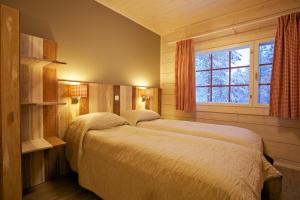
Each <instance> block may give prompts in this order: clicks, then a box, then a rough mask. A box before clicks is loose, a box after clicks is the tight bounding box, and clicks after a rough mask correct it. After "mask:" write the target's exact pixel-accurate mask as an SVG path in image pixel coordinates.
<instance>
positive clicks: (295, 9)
mask: <svg viewBox="0 0 300 200" xmlns="http://www.w3.org/2000/svg"><path fill="white" fill-rule="evenodd" d="M298 11H300V7H297V8H293V9H290V10H286V11H283V12H279V13H276V14H272V15H268V16H265V17H262V18H259V19H255V20H250V21H246V22H241V23H238V24H235V25H230V26H227V27H223V28H220V29H217V30H214V31H211V32H206V33H202V34H199V35H196V36H192V37H187V38H183V39H180V40H175V41H172V42H168V44H176V43H177V42H179V41H181V40H187V39H196V38H201V37H206V36H209V35H213V34H216V33H221V32H223V31H227V30H233V31H235V29H237V28H241V27H244V26H249V25H253V24H258V23H261V22H265V21H269V20H272V19H276V18H278V17H281V16H283V15H287V14H291V13H293V12H298Z"/></svg>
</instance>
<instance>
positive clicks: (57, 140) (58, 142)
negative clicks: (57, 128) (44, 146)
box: [45, 136, 66, 147]
mask: <svg viewBox="0 0 300 200" xmlns="http://www.w3.org/2000/svg"><path fill="white" fill-rule="evenodd" d="M45 140H47V142H49V143H50V144H51V145H52V146H53V147H56V146H61V145H65V144H66V142H65V141H63V140H62V139H60V138H58V137H55V136H54V137H47V138H45Z"/></svg>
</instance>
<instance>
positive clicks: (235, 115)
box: [160, 1, 300, 169]
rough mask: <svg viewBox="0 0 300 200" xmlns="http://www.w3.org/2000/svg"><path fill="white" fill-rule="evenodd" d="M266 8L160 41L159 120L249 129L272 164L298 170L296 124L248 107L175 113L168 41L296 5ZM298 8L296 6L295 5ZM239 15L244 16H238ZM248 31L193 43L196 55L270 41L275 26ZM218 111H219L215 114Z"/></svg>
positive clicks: (172, 47)
mask: <svg viewBox="0 0 300 200" xmlns="http://www.w3.org/2000/svg"><path fill="white" fill-rule="evenodd" d="M268 4H269V6H268V7H260V6H258V7H259V8H260V9H249V10H248V12H246V11H241V12H235V13H231V14H229V15H228V16H226V17H225V16H224V17H223V18H219V19H214V20H211V21H207V22H203V23H201V25H202V26H200V25H196V24H194V25H191V26H188V27H185V28H183V29H182V31H183V32H182V31H180V30H179V31H176V32H174V33H172V34H168V35H166V36H163V37H162V44H161V63H162V64H161V70H160V71H161V74H160V79H161V88H162V99H161V101H162V108H161V109H162V116H163V117H164V118H171V119H181V120H190V121H199V122H204V123H213V124H224V125H232V126H239V127H243V128H248V129H250V130H252V131H254V132H256V133H257V134H259V135H261V136H262V137H263V139H264V141H265V146H266V150H267V152H268V153H269V154H270V155H271V156H272V157H273V158H274V159H275V163H276V162H277V163H292V164H290V165H292V166H296V167H299V159H298V158H296V157H295V156H293V155H296V153H295V152H299V149H300V139H299V138H300V127H299V124H300V122H299V120H283V119H279V118H272V117H269V116H267V115H268V108H249V107H216V106H206V107H204V108H203V107H202V108H201V109H200V110H199V111H198V112H196V113H185V112H181V111H177V110H176V107H175V53H176V45H173V44H171V45H170V44H168V42H169V41H172V40H176V39H180V38H182V37H188V36H193V35H195V34H200V33H203V32H206V31H212V30H215V29H218V28H220V27H222V26H225V25H230V24H232V23H235V22H237V21H238V22H242V21H247V20H248V19H250V18H255V17H257V16H260V15H265V14H266V13H268V14H274V13H276V12H277V11H279V10H285V9H290V8H292V7H293V5H294V6H295V1H294V2H292V1H286V4H284V3H283V2H280V1H276V3H273V4H272V3H271V2H268ZM298 5H299V4H298ZM241 13H243V14H242V15H241ZM248 28H249V30H247V31H245V30H239V29H237V30H236V32H235V33H231V34H225V35H223V36H222V35H214V36H210V38H201V39H197V40H195V42H196V45H195V48H196V50H198V51H203V50H207V49H214V48H220V47H224V46H228V45H233V44H241V43H245V42H253V41H254V40H261V39H266V38H272V37H274V36H275V30H276V27H275V26H265V27H264V26H261V27H257V26H255V27H252V29H250V27H248ZM216 110H218V111H216ZM299 169H300V168H299Z"/></svg>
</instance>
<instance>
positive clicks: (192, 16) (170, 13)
mask: <svg viewBox="0 0 300 200" xmlns="http://www.w3.org/2000/svg"><path fill="white" fill-rule="evenodd" d="M95 1H97V2H99V3H101V4H103V5H104V6H106V7H108V8H110V9H112V10H114V11H116V12H117V13H120V14H122V15H124V16H126V17H128V18H129V19H131V20H133V21H135V22H137V23H138V24H140V25H142V26H144V27H146V28H148V29H150V30H152V31H153V32H155V33H157V34H159V35H165V34H167V33H171V32H173V31H175V30H176V29H178V28H181V27H184V26H187V25H191V24H194V23H198V22H202V21H205V20H209V19H212V18H215V17H220V16H222V15H227V14H230V13H232V12H236V11H241V10H244V9H249V8H251V7H254V6H258V5H261V4H265V3H268V2H270V1H278V0H95Z"/></svg>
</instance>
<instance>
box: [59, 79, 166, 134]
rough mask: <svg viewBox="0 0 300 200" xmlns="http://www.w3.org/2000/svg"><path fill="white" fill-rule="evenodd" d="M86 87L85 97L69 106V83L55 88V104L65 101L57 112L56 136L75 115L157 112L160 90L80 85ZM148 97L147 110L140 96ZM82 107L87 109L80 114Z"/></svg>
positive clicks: (66, 126) (90, 84) (97, 84)
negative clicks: (56, 95)
mask: <svg viewBox="0 0 300 200" xmlns="http://www.w3.org/2000/svg"><path fill="white" fill-rule="evenodd" d="M82 84H87V85H88V97H87V98H85V99H82V98H81V99H80V101H79V103H78V104H72V103H71V98H70V97H69V96H68V90H69V89H68V88H69V85H68V82H67V81H61V82H59V85H58V101H59V102H67V104H66V105H65V106H60V107H59V108H58V109H59V110H58V113H59V114H58V115H59V116H58V118H59V120H58V127H59V128H58V129H59V131H58V135H59V136H60V137H63V136H64V133H65V131H66V129H67V128H68V124H69V123H70V122H71V121H72V120H73V119H74V118H75V117H77V116H78V115H83V114H86V113H93V112H112V113H116V114H118V115H119V114H121V113H122V112H125V111H127V110H132V109H133V110H135V109H150V110H154V111H156V112H159V113H160V107H161V106H160V103H161V102H160V99H161V97H160V95H161V94H160V89H159V88H144V87H135V86H124V85H112V84H99V83H82ZM143 95H148V96H149V97H150V98H149V99H148V102H147V104H148V107H147V108H146V102H141V97H142V96H143ZM82 107H86V108H88V109H85V111H84V112H83V111H82V109H81V108H82Z"/></svg>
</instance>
